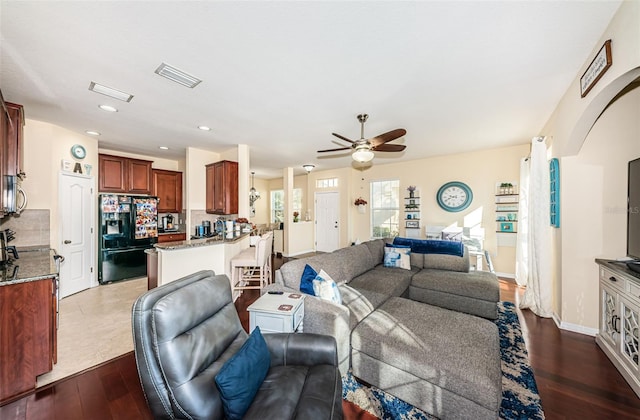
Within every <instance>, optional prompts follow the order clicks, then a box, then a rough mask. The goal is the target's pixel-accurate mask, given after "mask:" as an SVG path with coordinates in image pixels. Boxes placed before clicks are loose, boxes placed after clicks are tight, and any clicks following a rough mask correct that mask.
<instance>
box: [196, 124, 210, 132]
mask: <svg viewBox="0 0 640 420" xmlns="http://www.w3.org/2000/svg"><path fill="white" fill-rule="evenodd" d="M198 128H199V129H200V130H202V131H211V128H210V127H207V126H206V125H199V126H198Z"/></svg>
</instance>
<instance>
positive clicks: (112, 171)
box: [98, 154, 152, 194]
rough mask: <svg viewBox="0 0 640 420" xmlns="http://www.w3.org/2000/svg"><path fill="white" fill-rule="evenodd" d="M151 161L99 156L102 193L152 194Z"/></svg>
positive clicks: (99, 183) (99, 184)
mask: <svg viewBox="0 0 640 420" xmlns="http://www.w3.org/2000/svg"><path fill="white" fill-rule="evenodd" d="M151 163H152V162H151V161H149V160H141V159H132V158H126V157H122V156H111V155H102V154H101V155H98V166H99V168H98V171H99V173H98V188H99V190H100V192H114V193H129V194H151Z"/></svg>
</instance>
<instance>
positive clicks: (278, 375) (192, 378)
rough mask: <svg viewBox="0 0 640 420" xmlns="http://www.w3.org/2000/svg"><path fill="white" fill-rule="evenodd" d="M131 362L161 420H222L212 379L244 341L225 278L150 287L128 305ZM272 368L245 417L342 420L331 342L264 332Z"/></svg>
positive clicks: (209, 274) (206, 276)
mask: <svg viewBox="0 0 640 420" xmlns="http://www.w3.org/2000/svg"><path fill="white" fill-rule="evenodd" d="M132 323H133V338H134V350H135V358H136V364H137V367H138V373H139V375H140V381H141V382H142V388H143V390H144V393H145V397H146V399H147V404H148V405H149V408H150V409H151V411H152V413H153V415H154V417H155V418H159V419H222V418H224V412H223V406H222V400H221V398H220V394H219V392H218V389H217V388H216V384H215V376H216V375H217V373H218V372H219V370H220V369H221V368H222V366H223V365H224V363H225V362H226V361H227V360H228V359H229V358H230V357H231V356H232V355H233V354H234V353H235V352H237V351H238V350H239V349H240V347H241V346H242V344H243V343H244V341H245V340H246V339H247V337H248V335H247V333H246V332H245V331H244V329H243V328H242V325H241V324H240V319H239V318H238V314H237V312H236V308H235V306H234V304H233V301H232V298H231V286H230V284H229V278H228V277H227V276H226V275H217V276H216V275H214V273H213V271H200V272H197V273H194V274H191V275H189V276H186V277H183V278H181V279H179V280H176V281H174V282H171V283H168V284H166V285H163V286H161V287H158V288H156V289H152V290H150V291H148V292H146V293H145V294H144V295H142V296H140V297H139V298H138V299H137V300H136V302H135V303H134V305H133V315H132ZM264 339H265V341H266V343H267V347H268V348H269V352H270V353H271V368H270V370H269V372H268V373H267V377H266V378H265V380H264V382H263V383H262V386H261V388H260V389H259V391H258V393H257V394H256V396H255V398H254V400H253V402H252V404H251V406H250V407H249V410H248V411H247V413H246V414H245V417H244V418H246V419H252V418H259V419H261V420H265V419H280V418H286V419H295V418H298V419H314V420H316V419H342V381H341V376H340V371H339V370H338V357H337V351H336V343H335V339H334V338H333V337H329V336H324V335H317V334H284V333H283V334H265V335H264Z"/></svg>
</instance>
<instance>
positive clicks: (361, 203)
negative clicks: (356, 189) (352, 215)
mask: <svg viewBox="0 0 640 420" xmlns="http://www.w3.org/2000/svg"><path fill="white" fill-rule="evenodd" d="M353 204H355V205H356V206H357V207H358V213H362V214H364V212H365V211H366V205H367V200H365V199H364V198H362V197H358V198H356V201H354V202H353Z"/></svg>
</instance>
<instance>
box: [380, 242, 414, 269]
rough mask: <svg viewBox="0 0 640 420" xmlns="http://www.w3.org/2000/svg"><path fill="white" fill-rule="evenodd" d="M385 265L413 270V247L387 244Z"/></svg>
mask: <svg viewBox="0 0 640 420" xmlns="http://www.w3.org/2000/svg"><path fill="white" fill-rule="evenodd" d="M384 266H385V267H395V268H404V269H405V270H411V249H410V248H395V247H388V246H385V247H384Z"/></svg>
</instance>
